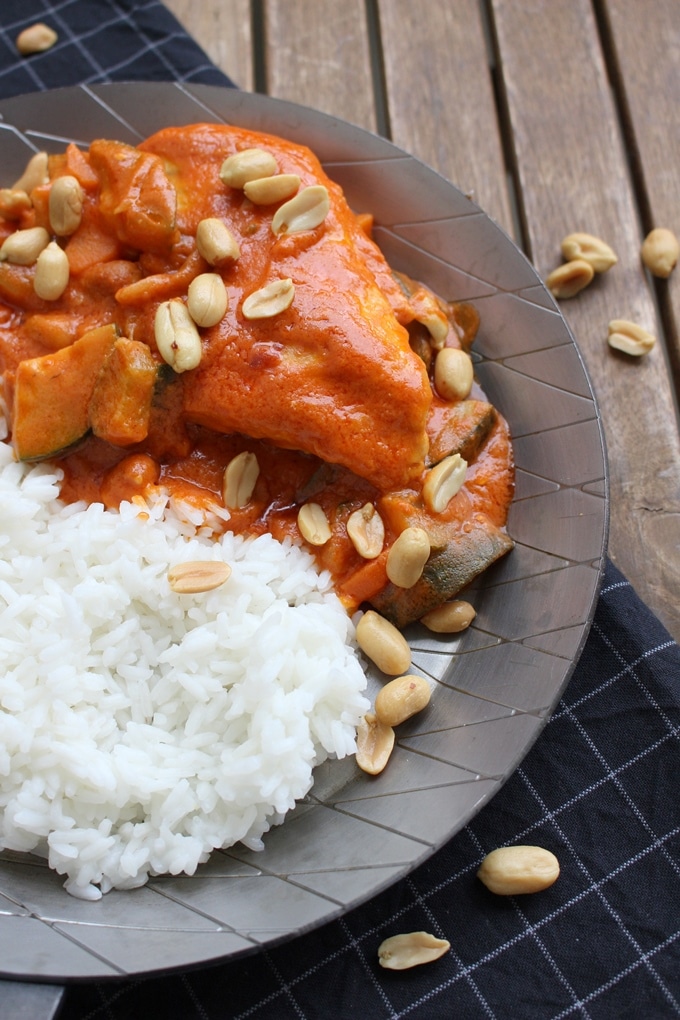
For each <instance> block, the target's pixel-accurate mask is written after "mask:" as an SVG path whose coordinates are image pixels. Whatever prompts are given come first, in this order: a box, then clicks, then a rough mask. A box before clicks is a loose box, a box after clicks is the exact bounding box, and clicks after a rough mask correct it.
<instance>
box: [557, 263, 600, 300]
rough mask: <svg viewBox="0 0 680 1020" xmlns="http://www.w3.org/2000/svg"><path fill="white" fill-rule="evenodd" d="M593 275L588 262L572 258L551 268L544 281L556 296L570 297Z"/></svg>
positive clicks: (593, 272)
mask: <svg viewBox="0 0 680 1020" xmlns="http://www.w3.org/2000/svg"><path fill="white" fill-rule="evenodd" d="M594 276H595V270H594V269H593V267H592V266H591V264H590V262H586V261H585V259H572V260H571V262H565V263H563V265H561V266H558V267H557V269H553V271H552V273H550V274H549V276H548V278H547V280H546V281H545V282H546V286H547V288H548V290H549V291H550V292H551V293H552V294H553V295H554V296H555V297H556V298H571V297H575V295H576V294H578V293H580V291H582V290H583V288H584V287H587V286H588V284H589V283H590V281H591V280H592V279H593V277H594Z"/></svg>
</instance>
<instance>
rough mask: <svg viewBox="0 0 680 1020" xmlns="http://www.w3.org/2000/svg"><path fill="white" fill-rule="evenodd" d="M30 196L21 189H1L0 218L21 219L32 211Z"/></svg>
mask: <svg viewBox="0 0 680 1020" xmlns="http://www.w3.org/2000/svg"><path fill="white" fill-rule="evenodd" d="M32 206H33V203H32V202H31V199H30V196H29V195H28V194H27V193H26V192H25V191H23V190H21V189H19V188H0V216H2V218H3V219H4V220H18V219H21V217H22V215H23V214H24V213H25V212H28V210H29V209H31V208H32Z"/></svg>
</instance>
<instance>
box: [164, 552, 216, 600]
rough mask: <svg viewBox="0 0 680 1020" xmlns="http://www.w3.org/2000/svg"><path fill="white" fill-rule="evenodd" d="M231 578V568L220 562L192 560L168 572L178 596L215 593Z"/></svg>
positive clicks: (179, 564) (171, 584)
mask: <svg viewBox="0 0 680 1020" xmlns="http://www.w3.org/2000/svg"><path fill="white" fill-rule="evenodd" d="M230 577H231V567H230V566H229V564H228V563H223V562H221V561H219V560H190V561H188V562H187V563H178V564H177V565H176V566H174V567H171V568H170V570H169V571H168V581H169V583H170V587H171V589H172V590H173V591H174V592H177V594H178V595H195V594H197V593H199V592H204V591H213V589H215V588H219V587H220V585H222V584H224V582H225V581H227V580H228V579H229V578H230Z"/></svg>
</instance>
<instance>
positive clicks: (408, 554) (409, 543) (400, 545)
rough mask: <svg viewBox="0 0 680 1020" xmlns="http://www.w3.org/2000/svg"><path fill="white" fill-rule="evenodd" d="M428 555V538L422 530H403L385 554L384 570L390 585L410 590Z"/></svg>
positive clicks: (418, 576)
mask: <svg viewBox="0 0 680 1020" xmlns="http://www.w3.org/2000/svg"><path fill="white" fill-rule="evenodd" d="M429 555H430V536H429V535H428V533H427V532H426V531H425V529H424V528H417V527H413V528H405V529H404V530H403V531H402V533H401V534H400V535H399V536H398V537H397V538H396V540H395V541H394V543H393V544H392V546H391V547H390V551H389V552H388V554H387V561H386V564H385V568H386V570H387V576H388V577H389V579H390V581H391V582H392V584H396V585H397V586H398V587H399V588H412V587H413V585H414V584H415V583H416V581H417V580H418V579H419V578H420V576H421V574H422V572H423V567H424V566H425V564H426V563H427V560H428V557H429Z"/></svg>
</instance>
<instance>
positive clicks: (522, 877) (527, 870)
mask: <svg viewBox="0 0 680 1020" xmlns="http://www.w3.org/2000/svg"><path fill="white" fill-rule="evenodd" d="M559 873H560V865H559V861H558V860H557V858H556V857H555V855H554V854H553V853H551V852H550V851H549V850H544V849H543V848H542V847H540V846H503V847H499V848H498V850H492V851H491V853H490V854H487V855H486V857H485V858H484V860H483V861H482V863H481V865H480V868H479V870H478V872H477V878H478V879H479V880H480V881H481V882H483V883H484V885H485V886H486V887H487V889H489V890H490V891H491V892H492V893H496V894H497V895H498V896H518V895H520V894H522V893H534V892H540V891H541V890H542V889H547V888H548V886H551V885H552V884H553V882H555V881H556V880H557V878H558V876H559Z"/></svg>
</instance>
